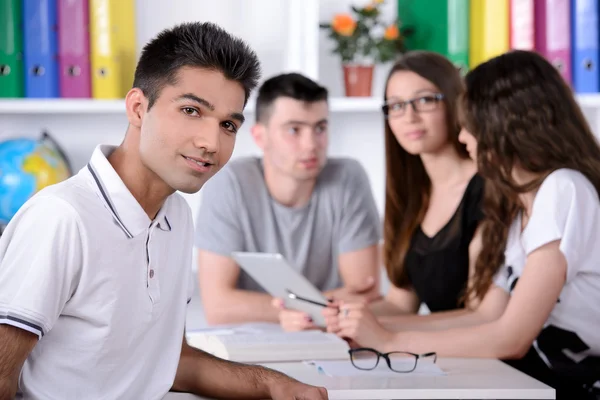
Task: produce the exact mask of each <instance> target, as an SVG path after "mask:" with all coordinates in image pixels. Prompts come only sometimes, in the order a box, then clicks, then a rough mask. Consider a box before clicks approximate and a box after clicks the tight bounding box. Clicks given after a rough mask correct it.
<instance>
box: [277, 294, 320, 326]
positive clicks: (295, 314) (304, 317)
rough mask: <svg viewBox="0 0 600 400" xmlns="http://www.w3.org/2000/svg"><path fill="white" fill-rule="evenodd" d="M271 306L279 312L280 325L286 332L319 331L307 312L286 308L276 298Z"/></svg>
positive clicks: (281, 301)
mask: <svg viewBox="0 0 600 400" xmlns="http://www.w3.org/2000/svg"><path fill="white" fill-rule="evenodd" d="M271 305H272V306H273V307H275V308H277V309H278V310H279V324H280V325H281V327H282V328H283V330H284V331H286V332H296V331H303V330H307V329H318V327H317V326H316V325H315V324H314V323H313V320H312V318H311V317H310V315H308V314H307V313H305V312H302V311H296V310H290V309H288V308H285V303H284V302H283V300H281V299H278V298H274V299H273V301H272V302H271Z"/></svg>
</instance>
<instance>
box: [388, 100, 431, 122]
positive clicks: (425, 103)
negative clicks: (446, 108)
mask: <svg viewBox="0 0 600 400" xmlns="http://www.w3.org/2000/svg"><path fill="white" fill-rule="evenodd" d="M439 100H440V99H439V98H438V97H437V96H435V95H427V96H422V97H418V98H416V99H412V100H408V101H390V102H388V104H387V107H386V108H387V110H386V111H387V114H388V115H389V116H392V117H396V116H402V115H404V114H405V113H406V109H407V107H410V106H412V107H413V110H414V111H417V112H421V111H433V110H435V109H436V108H437V106H438V102H439Z"/></svg>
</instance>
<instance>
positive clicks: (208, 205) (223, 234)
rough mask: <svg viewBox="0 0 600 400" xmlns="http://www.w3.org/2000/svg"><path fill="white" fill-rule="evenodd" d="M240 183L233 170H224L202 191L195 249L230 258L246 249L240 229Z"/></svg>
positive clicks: (197, 218) (197, 217)
mask: <svg viewBox="0 0 600 400" xmlns="http://www.w3.org/2000/svg"><path fill="white" fill-rule="evenodd" d="M239 193H240V190H239V184H238V182H237V180H236V179H235V175H234V173H233V171H232V170H230V169H227V168H223V169H222V170H221V171H219V172H218V173H217V174H215V176H213V177H212V178H211V179H210V180H209V181H208V182H207V183H206V184H205V185H204V188H203V189H202V193H201V197H200V208H199V210H198V214H197V216H196V228H195V229H196V235H195V246H196V247H197V248H198V249H199V250H205V251H210V252H213V253H216V254H220V255H223V256H227V257H229V256H230V255H231V252H233V251H240V250H242V249H243V247H244V235H243V232H242V228H241V226H240V218H239V209H238V207H240V205H241V204H240V203H241V201H242V200H241V199H240V194H239Z"/></svg>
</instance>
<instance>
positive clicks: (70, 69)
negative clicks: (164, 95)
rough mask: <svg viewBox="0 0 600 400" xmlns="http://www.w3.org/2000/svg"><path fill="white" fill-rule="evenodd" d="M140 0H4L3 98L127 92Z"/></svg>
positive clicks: (0, 5)
mask: <svg viewBox="0 0 600 400" xmlns="http://www.w3.org/2000/svg"><path fill="white" fill-rule="evenodd" d="M135 30H136V18H135V0H2V1H0V98H23V97H24V98H32V97H33V98H94V99H120V98H124V97H125V94H126V93H127V91H128V90H129V89H130V88H131V85H132V83H133V75H134V71H135V65H136V63H137V53H136V34H135Z"/></svg>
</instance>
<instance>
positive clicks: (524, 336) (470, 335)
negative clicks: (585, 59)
mask: <svg viewBox="0 0 600 400" xmlns="http://www.w3.org/2000/svg"><path fill="white" fill-rule="evenodd" d="M460 110H461V113H460V114H461V120H462V125H463V130H462V132H461V135H460V139H461V141H462V142H464V143H465V144H466V146H467V149H468V150H469V154H470V155H471V157H472V158H473V159H475V160H476V161H477V166H478V171H479V173H480V174H481V175H482V176H483V177H484V178H485V182H486V183H485V185H486V190H485V192H486V193H485V202H484V213H485V216H486V217H485V220H484V222H483V225H482V229H483V234H482V251H481V253H480V256H479V258H478V260H477V263H476V268H475V272H474V277H473V280H472V284H471V285H470V287H469V293H470V294H472V295H474V296H476V297H478V298H480V299H481V303H480V306H479V307H478V309H477V311H476V312H474V313H471V314H470V315H469V318H468V319H467V318H462V317H456V318H455V319H454V324H455V326H456V327H455V328H453V329H445V330H439V331H427V332H425V331H421V332H419V331H414V330H413V331H400V332H389V331H384V332H383V333H381V328H380V327H379V326H378V324H377V322H376V321H375V320H374V318H373V317H372V315H371V314H369V313H364V312H362V309H361V307H360V306H353V308H352V307H350V308H349V309H348V311H342V313H341V315H342V316H344V315H345V316H346V317H345V318H344V317H343V318H340V322H339V326H340V330H339V331H338V334H339V335H340V336H343V337H349V338H352V339H354V340H355V341H356V342H358V343H359V344H360V345H362V346H370V347H375V348H377V349H378V350H381V351H394V350H396V351H398V350H402V351H409V352H413V353H424V352H431V351H433V352H437V354H438V355H439V356H454V357H490V358H500V359H504V360H512V361H509V362H510V363H511V364H512V365H514V366H515V367H517V368H519V369H521V370H522V371H524V372H526V373H528V374H530V375H532V376H534V377H535V378H537V379H540V380H542V381H544V382H546V383H547V384H549V385H550V386H553V387H555V388H556V389H557V399H575V398H576V399H598V398H599V397H600V390H599V389H598V388H600V307H599V304H600V198H599V194H600V146H599V145H598V142H597V140H596V138H595V137H594V135H593V133H592V132H591V130H590V128H589V126H588V124H587V122H586V120H585V118H584V116H583V114H582V112H581V110H580V108H579V107H578V105H577V103H576V101H575V99H574V96H573V94H572V91H571V90H570V88H569V87H568V86H567V84H566V83H565V82H564V80H563V79H562V78H561V76H560V74H559V73H558V71H557V70H556V69H555V68H554V67H553V66H552V65H551V64H550V63H549V62H548V61H547V60H546V59H544V58H543V57H542V56H540V55H538V54H536V53H533V52H526V51H513V52H509V53H506V54H504V55H501V56H498V57H496V58H494V59H492V60H490V61H488V62H485V63H483V64H481V65H480V66H478V67H477V68H475V69H474V70H472V71H471V72H470V73H469V74H468V75H467V76H466V94H465V95H464V97H463V98H462V102H461V107H460ZM343 307H344V306H342V308H343ZM343 310H345V308H343ZM373 330H375V331H378V332H379V334H378V337H377V338H375V339H374V338H373V334H372V331H373Z"/></svg>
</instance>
